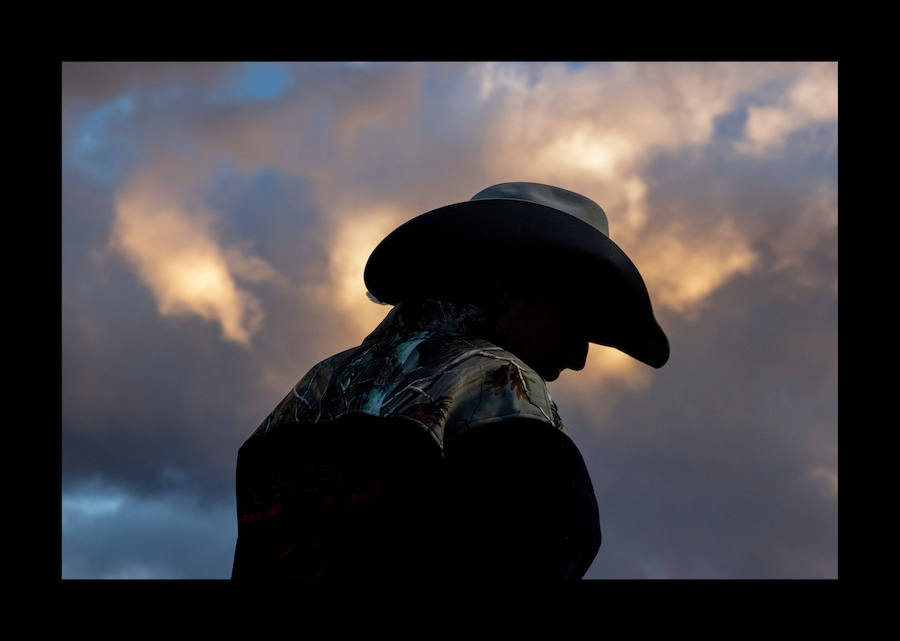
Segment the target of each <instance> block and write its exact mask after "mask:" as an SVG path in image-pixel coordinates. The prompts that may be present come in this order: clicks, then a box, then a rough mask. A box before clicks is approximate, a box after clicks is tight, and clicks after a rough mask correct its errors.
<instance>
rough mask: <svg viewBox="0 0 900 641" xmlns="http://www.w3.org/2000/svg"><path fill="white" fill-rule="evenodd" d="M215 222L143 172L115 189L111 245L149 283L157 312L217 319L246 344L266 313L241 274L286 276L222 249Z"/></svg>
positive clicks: (256, 278) (257, 278)
mask: <svg viewBox="0 0 900 641" xmlns="http://www.w3.org/2000/svg"><path fill="white" fill-rule="evenodd" d="M214 222H215V220H214V215H213V214H212V212H209V211H207V210H202V209H200V210H191V209H190V208H189V206H186V205H185V203H183V202H181V201H180V200H179V199H178V198H177V197H176V195H175V194H173V193H172V192H171V191H170V190H168V189H167V188H166V186H165V185H164V184H160V183H159V182H158V181H156V180H154V178H153V177H152V175H147V174H139V175H138V176H135V177H134V178H133V179H132V180H131V181H129V182H128V183H127V184H126V185H125V186H124V187H123V188H122V190H121V191H120V193H119V194H118V197H117V199H116V217H115V220H114V222H113V227H112V232H111V239H110V243H111V247H112V248H113V249H114V250H116V251H118V252H120V253H121V254H122V255H123V256H124V257H125V258H126V259H127V260H128V262H129V263H130V264H131V266H132V267H133V268H134V269H135V270H136V271H137V273H138V275H139V276H140V277H141V279H142V280H143V281H144V283H145V284H146V285H147V286H149V287H150V289H151V291H152V292H153V295H154V297H155V299H156V302H157V307H158V310H159V313H160V314H162V315H163V316H179V315H191V314H193V315H197V316H200V317H201V318H203V319H205V320H210V321H216V322H218V323H219V325H220V326H221V330H222V337H223V338H224V339H226V340H229V341H233V342H236V343H239V344H241V345H245V346H249V344H250V338H251V336H252V335H253V334H254V333H255V332H257V331H258V330H259V329H260V327H261V326H262V322H263V318H264V313H263V310H262V307H261V305H260V303H259V301H258V299H257V298H256V297H254V296H253V295H252V294H251V293H250V292H248V291H246V290H243V289H241V288H239V287H238V285H237V283H236V279H238V278H239V279H242V280H244V281H248V282H253V283H257V282H265V281H275V282H282V281H283V278H282V277H281V276H280V275H279V274H278V273H277V272H276V271H275V269H274V268H273V267H272V266H271V265H269V264H268V263H266V261H264V260H263V259H261V258H258V257H254V256H246V255H245V254H244V253H243V252H242V251H241V250H240V249H237V248H235V247H223V246H222V244H221V242H220V241H219V239H217V237H216V234H215V230H214Z"/></svg>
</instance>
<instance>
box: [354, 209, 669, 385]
mask: <svg viewBox="0 0 900 641" xmlns="http://www.w3.org/2000/svg"><path fill="white" fill-rule="evenodd" d="M561 263H564V264H566V267H567V271H563V273H564V274H565V276H564V277H565V278H567V279H569V280H570V282H571V283H573V284H576V285H577V288H578V289H579V290H581V291H583V294H582V295H581V298H582V300H583V301H584V302H585V303H586V304H585V305H584V309H585V313H586V314H588V315H589V318H588V322H587V323H586V327H587V331H588V340H589V342H592V343H597V344H600V345H607V346H610V347H614V348H616V349H619V350H621V351H622V352H624V353H626V354H628V355H629V356H632V357H633V358H636V359H637V360H639V361H641V362H643V363H646V364H648V365H650V366H652V367H655V368H659V367H662V366H663V365H664V364H665V363H666V361H667V360H668V358H669V343H668V339H667V338H666V336H665V333H664V332H663V331H662V328H660V326H659V323H657V321H656V318H655V317H654V315H653V308H652V305H651V303H650V296H649V294H648V292H647V287H646V285H645V284H644V281H643V279H642V278H641V275H640V273H639V272H638V270H637V267H635V265H634V263H632V262H631V260H630V259H629V258H628V256H627V255H626V254H625V252H623V251H622V249H621V248H619V246H618V245H616V244H615V243H614V242H613V241H612V240H611V239H610V238H609V237H608V236H606V235H605V234H604V233H602V232H601V231H599V230H598V229H596V228H595V227H593V226H592V225H589V224H588V223H586V222H584V221H582V220H580V219H578V218H577V217H575V216H572V215H570V214H568V213H566V212H563V211H560V210H558V209H554V208H552V207H548V206H546V205H542V204H539V203H535V202H531V201H525V200H515V199H506V198H491V199H481V200H469V201H465V202H461V203H455V204H452V205H446V206H444V207H440V208H438V209H434V210H432V211H429V212H427V213H424V214H421V215H419V216H416V217H415V218H413V219H411V220H409V221H407V222H405V223H403V224H402V225H400V226H399V227H397V228H396V229H395V230H394V231H392V232H391V233H390V234H388V235H387V236H386V237H385V238H384V239H383V240H382V241H381V242H380V243H379V244H378V246H377V247H376V248H375V250H374V251H373V252H372V254H371V255H370V256H369V260H368V262H367V264H366V267H365V272H364V280H365V284H366V287H367V288H368V290H369V291H370V292H371V293H372V294H373V295H374V296H375V297H377V298H378V299H379V300H381V301H383V302H385V303H390V304H396V303H399V302H400V301H402V300H407V299H410V298H417V297H423V296H428V295H433V294H435V293H436V292H439V291H441V289H442V288H443V287H446V286H450V285H452V286H453V287H455V288H458V289H465V288H466V287H474V286H477V284H478V281H479V278H483V276H484V270H485V269H498V268H499V269H504V270H508V276H509V278H510V279H513V280H516V281H517V285H518V286H519V288H520V289H521V288H522V285H523V284H524V285H526V286H527V284H528V283H527V281H528V279H529V270H528V267H529V265H530V264H535V265H536V266H537V267H538V268H539V269H541V270H544V271H546V270H550V269H555V268H557V267H558V266H559V265H560V264H561ZM522 279H524V280H525V282H524V283H523V281H522ZM611 306H614V307H615V310H614V312H615V313H612V314H611V313H610V310H609V308H610V307H611Z"/></svg>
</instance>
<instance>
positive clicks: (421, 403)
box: [254, 332, 565, 446]
mask: <svg viewBox="0 0 900 641" xmlns="http://www.w3.org/2000/svg"><path fill="white" fill-rule="evenodd" d="M350 413H361V414H369V415H372V416H379V417H384V418H402V419H406V420H408V421H411V422H413V423H416V424H418V425H419V426H420V427H422V428H423V429H425V430H426V431H428V432H429V433H431V435H432V436H433V437H434V439H435V440H436V441H437V442H438V444H440V445H442V446H443V443H444V441H445V439H447V438H450V439H453V438H455V437H457V436H459V435H461V434H462V433H464V432H465V431H467V430H469V429H471V428H473V427H477V426H479V425H483V424H489V423H496V422H500V421H504V420H511V419H514V418H517V417H522V418H531V419H536V420H539V421H543V422H546V423H549V424H550V425H552V426H554V427H556V428H557V429H560V430H561V431H563V432H565V427H564V426H563V424H562V421H561V420H560V419H559V415H558V413H557V411H556V404H555V403H554V402H553V400H552V398H551V397H550V393H549V390H548V389H547V386H546V383H545V382H544V380H543V379H542V378H541V377H540V376H539V375H538V374H537V372H535V371H534V370H533V369H532V368H531V367H529V366H528V365H527V364H526V363H525V362H524V361H522V359H520V358H519V357H517V356H516V355H515V354H513V353H511V352H509V351H508V350H506V349H504V348H502V347H499V346H497V345H495V344H493V343H491V342H490V341H488V340H486V339H484V338H480V337H475V336H468V335H462V334H446V333H440V332H438V333H420V334H416V335H414V336H408V337H400V338H398V337H392V339H391V340H382V341H373V342H368V343H363V344H362V345H359V346H357V347H353V348H350V349H347V350H344V351H342V352H339V353H337V354H334V355H332V356H330V357H328V358H326V359H323V360H322V361H320V362H318V363H316V364H315V365H314V366H313V367H312V368H311V369H310V370H309V371H308V372H307V373H306V374H305V375H304V376H303V377H302V378H301V379H300V380H299V381H298V382H297V383H296V384H295V385H294V386H293V387H292V388H291V390H290V391H289V392H288V393H287V394H286V395H285V397H284V398H283V399H282V401H281V402H280V403H279V404H278V405H277V406H276V407H275V409H274V410H273V411H272V412H270V414H269V415H268V416H267V417H266V418H265V419H264V420H263V422H262V423H261V424H260V426H259V427H258V428H257V430H256V432H255V433H254V435H259V434H263V433H266V432H267V431H269V430H270V429H271V428H273V427H275V426H278V425H284V424H290V423H318V422H320V421H333V420H338V419H340V418H341V417H342V416H344V415H346V414H350Z"/></svg>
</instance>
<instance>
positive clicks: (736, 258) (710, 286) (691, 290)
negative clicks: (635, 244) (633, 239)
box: [634, 218, 758, 318]
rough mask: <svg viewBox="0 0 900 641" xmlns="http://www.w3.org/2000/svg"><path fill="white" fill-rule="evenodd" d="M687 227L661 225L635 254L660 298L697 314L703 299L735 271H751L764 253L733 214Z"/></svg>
mask: <svg viewBox="0 0 900 641" xmlns="http://www.w3.org/2000/svg"><path fill="white" fill-rule="evenodd" d="M685 227H686V226H684V225H679V224H677V223H675V224H672V225H671V226H670V227H669V228H668V229H659V230H657V231H656V233H655V235H653V236H648V238H647V239H646V243H645V244H644V245H641V246H640V248H639V249H638V250H637V251H636V252H634V254H635V260H636V261H637V264H639V265H640V270H641V274H642V275H643V277H644V280H645V282H646V283H647V287H648V289H650V290H651V291H652V292H654V294H655V296H654V299H653V300H654V303H656V304H657V305H658V306H661V307H668V308H670V309H673V310H675V311H676V312H679V313H682V314H689V315H690V316H691V317H694V318H696V315H697V313H698V312H699V309H700V307H701V305H702V303H703V301H704V300H706V299H707V297H708V296H709V295H710V294H711V293H712V292H714V291H715V290H716V289H718V288H719V287H721V286H722V285H723V284H724V283H726V282H728V281H729V280H730V279H731V278H732V277H733V276H735V275H737V274H746V273H748V272H750V271H751V270H752V269H753V268H754V267H755V266H756V265H757V263H758V256H757V254H756V253H755V252H754V251H753V249H752V248H751V246H750V242H749V240H748V239H747V237H746V236H745V235H743V234H742V233H740V231H738V229H737V227H736V225H735V224H734V223H733V222H732V221H731V219H730V218H724V219H722V221H721V222H720V223H719V224H717V225H716V226H715V227H712V228H707V229H702V230H696V229H693V230H688V229H686V228H685Z"/></svg>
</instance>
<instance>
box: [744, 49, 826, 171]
mask: <svg viewBox="0 0 900 641" xmlns="http://www.w3.org/2000/svg"><path fill="white" fill-rule="evenodd" d="M837 113H838V92H837V63H834V62H829V63H818V64H811V65H808V66H807V67H806V72H805V73H803V74H799V75H798V78H797V79H796V82H795V83H794V84H792V85H791V86H790V88H789V89H788V90H787V91H786V92H785V93H784V94H782V95H781V96H779V98H778V100H777V101H776V103H775V104H772V105H764V106H751V107H749V108H748V116H747V122H746V124H745V126H744V136H743V138H742V139H741V140H740V141H738V142H737V144H736V147H737V149H738V150H739V151H741V152H743V153H746V154H749V155H752V156H758V157H762V156H765V155H767V154H769V153H772V152H774V151H777V150H778V149H780V148H781V147H783V146H784V144H785V143H786V142H787V139H788V136H790V135H791V134H792V133H794V132H796V131H798V130H801V129H803V128H806V127H809V126H811V125H814V124H818V123H824V122H830V121H834V120H836V119H837Z"/></svg>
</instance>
